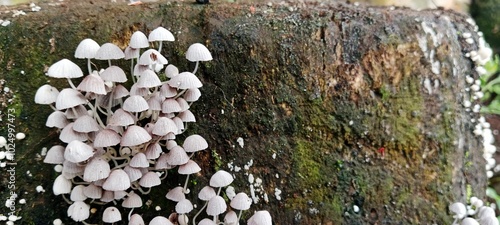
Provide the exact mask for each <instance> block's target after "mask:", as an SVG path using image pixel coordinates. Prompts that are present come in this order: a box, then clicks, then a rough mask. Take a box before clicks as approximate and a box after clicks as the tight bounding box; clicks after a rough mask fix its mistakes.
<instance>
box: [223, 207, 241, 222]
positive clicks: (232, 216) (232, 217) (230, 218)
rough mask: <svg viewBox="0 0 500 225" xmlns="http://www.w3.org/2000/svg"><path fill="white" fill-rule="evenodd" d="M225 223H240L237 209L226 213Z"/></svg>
mask: <svg viewBox="0 0 500 225" xmlns="http://www.w3.org/2000/svg"><path fill="white" fill-rule="evenodd" d="M224 224H227V225H237V224H238V215H237V214H236V212H235V211H233V210H231V211H229V212H227V213H226V215H224Z"/></svg>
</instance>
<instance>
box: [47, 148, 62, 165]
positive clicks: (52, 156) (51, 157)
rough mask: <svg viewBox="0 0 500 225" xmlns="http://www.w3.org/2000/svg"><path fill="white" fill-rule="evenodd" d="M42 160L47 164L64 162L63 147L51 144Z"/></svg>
mask: <svg viewBox="0 0 500 225" xmlns="http://www.w3.org/2000/svg"><path fill="white" fill-rule="evenodd" d="M43 162H44V163H48V164H62V163H63V162H64V147H63V146H61V145H54V146H52V147H51V148H50V149H49V151H47V155H45V159H44V160H43Z"/></svg>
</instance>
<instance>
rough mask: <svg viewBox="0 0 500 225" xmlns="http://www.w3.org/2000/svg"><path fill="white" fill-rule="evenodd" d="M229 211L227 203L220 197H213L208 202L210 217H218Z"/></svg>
mask: <svg viewBox="0 0 500 225" xmlns="http://www.w3.org/2000/svg"><path fill="white" fill-rule="evenodd" d="M226 209H227V205H226V201H224V198H222V197H221V196H219V195H216V196H214V197H212V198H211V199H210V200H208V205H207V214H208V215H210V216H217V215H220V214H222V213H224V212H225V211H226Z"/></svg>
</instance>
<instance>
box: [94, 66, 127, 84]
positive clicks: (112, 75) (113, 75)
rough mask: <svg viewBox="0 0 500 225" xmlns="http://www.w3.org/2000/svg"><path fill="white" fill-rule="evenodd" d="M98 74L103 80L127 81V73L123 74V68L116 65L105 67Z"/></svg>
mask: <svg viewBox="0 0 500 225" xmlns="http://www.w3.org/2000/svg"><path fill="white" fill-rule="evenodd" d="M100 76H101V78H102V79H103V80H104V81H111V82H118V83H124V82H126V81H127V75H126V74H125V71H123V69H122V68H120V67H118V66H110V67H108V68H106V69H105V70H104V71H102V72H101V74H100Z"/></svg>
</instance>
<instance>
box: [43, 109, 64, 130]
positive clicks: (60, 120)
mask: <svg viewBox="0 0 500 225" xmlns="http://www.w3.org/2000/svg"><path fill="white" fill-rule="evenodd" d="M68 123H69V122H68V120H67V119H66V115H65V114H64V113H63V112H61V111H54V112H52V113H51V114H50V115H49V116H48V117H47V122H45V126H47V127H57V128H61V129H62V128H64V127H65V126H66V125H68Z"/></svg>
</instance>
